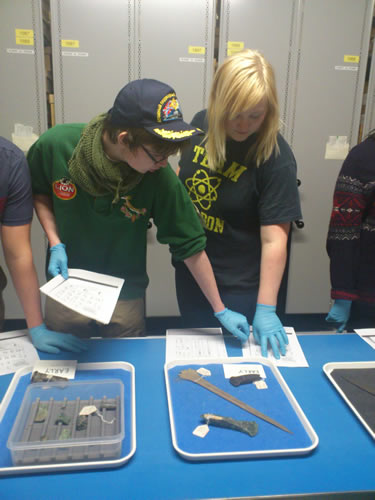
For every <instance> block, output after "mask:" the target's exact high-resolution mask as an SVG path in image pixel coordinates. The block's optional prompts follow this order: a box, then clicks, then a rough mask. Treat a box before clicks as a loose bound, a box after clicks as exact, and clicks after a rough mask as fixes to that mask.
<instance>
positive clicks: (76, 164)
mask: <svg viewBox="0 0 375 500" xmlns="http://www.w3.org/2000/svg"><path fill="white" fill-rule="evenodd" d="M105 117H106V113H103V114H101V115H98V116H96V117H95V118H93V119H92V120H91V121H90V122H89V123H88V124H87V125H86V127H85V128H84V129H83V131H82V135H81V138H80V140H79V142H78V144H77V146H76V148H75V149H74V151H73V155H72V157H71V159H70V160H69V162H68V170H69V173H70V175H71V178H72V180H73V181H74V182H76V183H77V184H78V185H79V186H80V187H81V188H82V189H84V190H85V191H87V192H88V193H90V194H91V195H92V196H105V195H107V194H109V193H113V194H114V198H113V201H112V203H117V202H118V201H119V199H120V197H121V196H122V195H123V194H125V193H127V192H128V191H130V190H131V189H133V187H134V186H136V185H137V184H138V183H139V181H140V180H141V179H142V177H143V174H140V173H139V172H137V171H136V170H134V169H133V168H131V167H130V166H129V165H128V164H127V163H124V162H112V161H110V160H109V159H108V158H107V157H106V156H105V154H104V149H103V145H102V133H103V121H104V119H105Z"/></svg>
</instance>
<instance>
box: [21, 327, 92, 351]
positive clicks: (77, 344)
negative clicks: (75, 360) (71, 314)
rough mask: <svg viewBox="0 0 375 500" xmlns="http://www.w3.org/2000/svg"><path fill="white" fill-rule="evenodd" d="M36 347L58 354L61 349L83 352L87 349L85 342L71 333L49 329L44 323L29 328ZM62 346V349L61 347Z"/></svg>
mask: <svg viewBox="0 0 375 500" xmlns="http://www.w3.org/2000/svg"><path fill="white" fill-rule="evenodd" d="M29 332H30V336H31V340H32V341H33V344H34V347H36V348H37V349H38V350H39V351H44V352H49V353H50V354H57V353H58V352H60V349H62V350H63V351H72V352H82V351H86V350H87V345H86V344H85V342H83V341H82V340H80V339H79V338H78V337H75V336H74V335H71V334H70V333H59V332H54V331H52V330H48V328H47V327H46V325H45V324H44V323H42V324H41V325H39V326H34V328H30V330H29ZM59 348H60V349H59Z"/></svg>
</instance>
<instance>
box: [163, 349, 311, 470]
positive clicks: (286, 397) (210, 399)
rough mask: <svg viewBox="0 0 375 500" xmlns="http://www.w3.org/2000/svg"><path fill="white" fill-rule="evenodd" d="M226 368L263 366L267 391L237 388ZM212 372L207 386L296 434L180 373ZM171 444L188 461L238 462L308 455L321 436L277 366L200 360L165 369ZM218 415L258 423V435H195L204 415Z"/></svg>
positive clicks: (222, 431) (213, 429) (255, 360)
mask: <svg viewBox="0 0 375 500" xmlns="http://www.w3.org/2000/svg"><path fill="white" fill-rule="evenodd" d="M223 364H226V365H227V364H236V365H238V364H255V365H262V366H263V368H264V371H265V372H266V376H267V378H266V382H267V385H268V389H263V390H260V389H257V388H256V387H255V386H254V385H253V384H249V385H243V386H240V387H239V388H238V387H233V386H232V385H231V384H230V383H229V380H228V379H225V377H224V370H223V366H222V365H223ZM200 367H204V368H207V369H208V370H210V371H211V373H212V376H208V377H205V378H206V380H207V381H209V382H211V383H212V384H214V385H216V386H217V387H220V389H222V390H224V391H226V392H228V393H230V394H231V395H232V396H234V397H236V398H238V399H240V400H241V401H244V402H245V403H247V404H249V405H250V406H253V407H255V408H256V409H257V410H259V411H261V412H263V413H265V414H266V415H268V416H269V417H271V418H273V419H275V420H277V421H278V422H279V423H281V424H283V425H284V426H285V427H287V428H288V429H290V430H291V431H292V434H289V433H287V432H285V431H282V430H280V429H278V428H277V427H275V426H273V425H271V424H269V423H267V422H265V421H264V420H261V419H259V418H257V417H255V416H253V415H250V414H249V413H247V412H245V411H244V410H242V409H241V408H238V407H237V406H234V405H233V404H232V403H230V402H228V401H225V400H224V399H222V398H220V397H219V396H217V395H216V394H213V393H211V392H209V391H207V390H206V389H205V388H203V387H200V386H198V385H197V384H195V383H193V382H190V381H187V380H182V379H180V377H179V376H178V374H179V372H180V371H181V370H183V369H186V368H194V369H198V368H200ZM164 375H165V382H166V389H167V398H168V409H169V419H170V428H171V435H172V443H173V447H174V448H175V450H176V451H177V452H178V453H179V454H180V455H181V456H182V457H183V458H185V459H187V460H192V461H194V460H228V459H238V458H258V457H273V456H282V455H304V454H307V453H310V452H311V451H312V450H313V449H314V448H315V447H316V446H317V445H318V442H319V439H318V436H317V434H316V433H315V431H314V429H313V428H312V426H311V425H310V423H309V421H308V420H307V418H306V416H305V414H304V413H303V411H302V409H301V407H300V406H299V404H298V403H297V401H296V399H295V398H294V396H293V394H292V392H291V391H290V389H289V387H288V386H287V384H286V382H285V381H284V379H283V377H282V376H281V374H280V372H279V370H278V369H277V367H276V366H275V365H273V364H272V362H270V361H268V360H265V359H262V360H261V361H260V360H259V358H247V359H244V358H239V359H237V358H227V359H206V360H204V359H196V360H186V359H185V360H177V361H170V362H168V363H166V364H165V366H164ZM203 413H215V414H218V415H221V416H226V417H232V418H235V419H240V420H255V421H256V422H257V423H258V425H259V432H258V434H257V435H256V436H255V437H249V436H248V435H246V434H243V433H241V432H237V431H232V430H228V429H221V428H217V427H211V426H209V427H210V431H209V433H208V434H207V436H206V437H204V438H200V437H197V436H194V435H193V434H192V432H193V430H194V429H195V428H196V427H197V426H199V425H202V423H203V422H202V421H201V420H200V415H201V414H203Z"/></svg>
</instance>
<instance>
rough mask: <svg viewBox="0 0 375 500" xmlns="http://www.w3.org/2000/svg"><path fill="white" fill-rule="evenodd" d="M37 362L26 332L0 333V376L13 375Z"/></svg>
mask: <svg viewBox="0 0 375 500" xmlns="http://www.w3.org/2000/svg"><path fill="white" fill-rule="evenodd" d="M38 360H39V355H38V351H37V350H36V349H35V347H34V346H33V344H32V342H31V340H30V339H29V336H28V335H27V330H15V331H12V332H2V333H0V375H6V374H7V373H13V372H15V371H17V370H18V369H19V368H22V367H24V366H28V365H33V364H34V363H35V362H36V361H38Z"/></svg>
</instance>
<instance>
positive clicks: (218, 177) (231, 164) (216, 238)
mask: <svg viewBox="0 0 375 500" xmlns="http://www.w3.org/2000/svg"><path fill="white" fill-rule="evenodd" d="M192 125H194V126H197V127H199V128H201V129H203V130H207V122H206V111H200V112H199V113H197V114H196V115H195V117H194V118H193V120H192ZM255 139H256V136H255V134H253V135H252V136H250V137H249V138H248V139H247V140H246V141H243V142H236V141H233V140H228V141H227V143H226V161H225V164H224V166H223V167H222V168H221V169H220V170H211V169H209V168H208V165H207V156H206V150H205V148H204V144H202V137H194V138H193V139H192V141H191V147H190V148H189V149H188V150H187V151H184V152H183V154H182V156H181V160H180V167H181V169H180V174H179V176H180V179H181V181H182V183H183V184H184V186H185V188H186V189H187V191H188V193H189V195H190V198H191V199H192V201H193V203H194V205H195V207H196V208H197V210H198V211H199V213H200V215H201V217H202V219H203V221H204V223H205V227H206V235H207V247H206V252H207V255H208V257H209V259H210V261H211V264H212V267H213V270H214V273H215V277H216V281H217V283H218V285H219V286H220V287H228V288H230V289H231V290H232V291H233V292H236V291H238V292H241V291H243V290H248V289H252V288H255V287H257V286H258V285H259V273H260V257H261V241H260V227H261V226H262V225H272V224H282V223H287V222H292V221H294V220H297V219H300V218H301V217H302V215H301V208H300V202H299V195H298V188H297V178H296V170H297V167H296V162H295V159H294V156H293V153H292V151H291V149H290V147H289V145H288V144H287V143H286V141H285V140H284V138H283V137H282V136H281V135H280V134H279V136H278V145H279V148H280V154H278V155H276V154H275V153H273V154H272V155H271V157H270V159H269V160H267V161H266V162H264V163H263V164H262V165H260V166H259V167H256V165H255V162H253V161H251V160H250V161H248V160H246V155H247V152H248V150H249V148H250V146H251V145H252V143H253V141H255Z"/></svg>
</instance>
